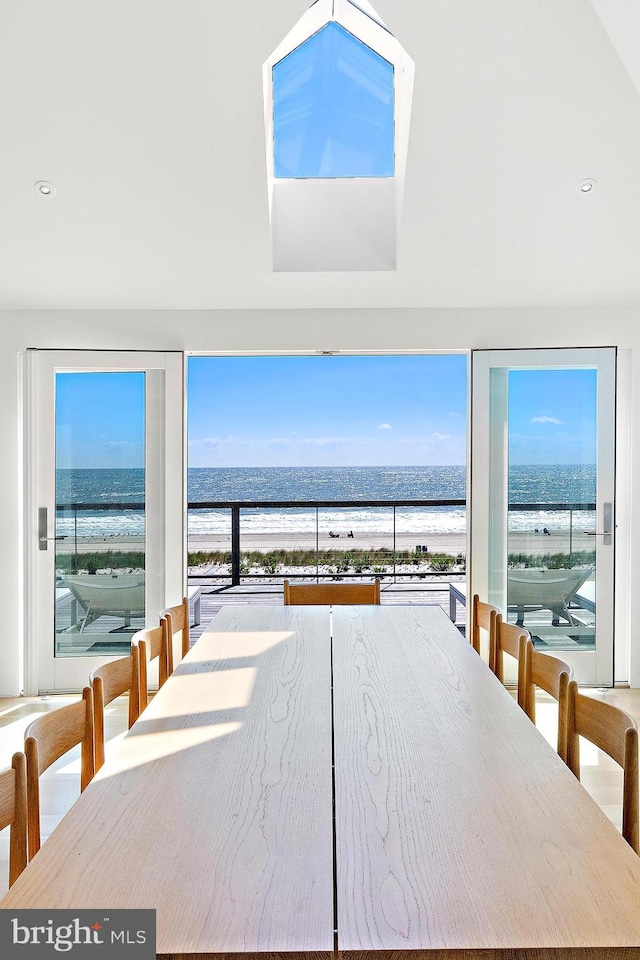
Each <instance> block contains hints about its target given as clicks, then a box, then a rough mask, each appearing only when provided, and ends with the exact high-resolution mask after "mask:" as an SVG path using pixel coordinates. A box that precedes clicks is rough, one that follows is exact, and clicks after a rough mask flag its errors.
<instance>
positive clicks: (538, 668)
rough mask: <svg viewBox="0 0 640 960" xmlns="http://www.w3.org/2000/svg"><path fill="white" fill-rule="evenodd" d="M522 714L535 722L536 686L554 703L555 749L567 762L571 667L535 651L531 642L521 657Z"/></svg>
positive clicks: (529, 641) (557, 659) (525, 647)
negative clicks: (556, 723)
mask: <svg viewBox="0 0 640 960" xmlns="http://www.w3.org/2000/svg"><path fill="white" fill-rule="evenodd" d="M522 669H523V690H524V711H525V713H526V714H527V716H528V717H529V719H530V720H531V721H532V722H533V723H535V722H536V687H540V689H541V690H544V691H545V692H546V693H548V694H549V695H550V696H552V697H553V698H554V700H557V701H558V739H557V750H558V754H559V755H560V757H561V758H562V759H563V760H566V759H567V692H568V688H569V680H570V679H571V674H572V670H571V667H570V666H569V665H568V664H567V663H565V662H564V660H560V659H559V657H555V656H552V655H551V654H547V653H540V651H539V650H536V648H535V646H534V644H533V640H531V639H529V640H527V641H526V642H525V645H524V657H523V668H522Z"/></svg>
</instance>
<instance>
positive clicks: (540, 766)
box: [0, 605, 640, 960]
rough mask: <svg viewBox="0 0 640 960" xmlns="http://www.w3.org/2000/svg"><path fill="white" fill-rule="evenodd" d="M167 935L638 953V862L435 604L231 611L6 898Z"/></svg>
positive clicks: (538, 953)
mask: <svg viewBox="0 0 640 960" xmlns="http://www.w3.org/2000/svg"><path fill="white" fill-rule="evenodd" d="M0 907H1V908H4V909H15V908H18V907H20V908H26V907H40V908H49V909H53V908H62V907H67V908H74V909H80V908H89V907H90V908H96V907H104V908H116V907H146V908H154V909H156V911H157V952H158V954H159V955H162V956H165V955H169V956H172V957H176V958H178V957H195V956H200V957H203V956H206V957H211V958H213V957H225V958H226V957H229V958H230V957H231V955H232V954H233V955H241V956H242V957H252V958H257V957H258V956H260V955H262V954H265V953H269V954H276V955H283V956H284V955H285V954H286V955H287V956H289V957H292V960H295V958H296V956H300V958H302V957H304V958H315V957H317V958H320V957H329V956H330V955H336V956H337V955H338V954H340V955H341V956H342V957H348V958H349V960H365V957H366V958H370V960H411V958H410V956H409V955H411V954H413V955H414V956H415V958H416V960H417V957H418V955H419V956H420V958H421V960H422V958H425V960H427V958H429V960H444V958H450V960H494V958H498V957H501V958H504V960H513V958H518V960H543V958H549V960H551V958H553V960H560V958H562V960H565V958H569V960H578V958H581V960H582V958H586V957H593V958H594V960H595V958H598V960H614V958H621V960H622V958H625V960H626V958H632V957H634V958H636V957H637V958H640V858H639V857H637V856H636V855H635V854H634V853H633V851H632V850H631V848H630V847H629V846H628V845H627V844H626V843H625V841H624V840H623V839H622V837H621V836H620V834H619V833H618V831H617V830H616V828H615V827H614V826H613V825H612V823H611V822H610V821H609V820H608V819H607V818H606V816H605V815H604V814H603V813H602V811H601V810H600V808H599V807H598V806H597V805H596V804H595V803H594V801H593V800H592V799H591V797H590V796H589V795H588V794H587V792H586V791H585V790H584V788H583V787H582V786H581V784H580V783H579V782H578V781H577V780H576V779H575V778H574V777H573V775H572V774H571V773H570V771H569V770H568V769H567V768H566V766H565V765H564V764H563V763H562V762H561V761H560V760H559V758H558V757H557V755H556V754H555V752H554V751H553V749H552V748H551V746H550V745H549V744H548V743H547V741H546V740H545V739H544V738H543V737H542V736H541V734H540V733H539V732H538V731H537V729H536V728H535V726H534V725H533V724H532V723H531V722H530V721H529V719H528V718H527V717H526V716H525V714H524V712H523V711H522V710H520V708H519V707H518V706H517V704H516V703H515V702H514V699H513V697H512V696H511V695H510V693H509V692H508V691H507V690H506V689H505V688H504V687H503V686H502V684H500V683H499V682H498V680H497V679H496V678H495V676H494V675H493V674H492V673H491V672H490V671H489V669H488V668H487V666H486V664H485V663H484V662H483V661H482V660H481V658H480V657H479V656H478V655H477V654H476V653H475V651H474V650H473V649H472V647H471V646H470V645H469V643H468V642H467V641H466V640H465V639H464V637H462V636H461V634H460V633H459V632H458V630H457V629H456V628H455V627H454V626H453V624H452V623H451V621H450V620H449V619H448V617H447V616H446V614H445V613H444V611H442V610H441V609H440V608H439V607H429V606H419V605H410V606H388V607H387V606H382V607H380V606H361V607H360V606H359V607H355V606H353V607H351V606H345V607H337V606H336V607H333V608H329V607H306V606H301V607H267V606H263V607H256V606H254V607H229V608H226V609H224V610H222V611H221V612H220V613H219V614H218V615H217V616H216V618H215V619H214V620H213V622H212V624H211V625H210V627H209V628H208V629H207V630H206V631H205V632H204V633H203V634H202V636H201V637H200V638H199V640H198V641H197V642H196V644H195V645H194V647H193V648H192V649H191V651H190V652H189V653H188V654H187V656H186V657H185V659H184V660H183V661H182V662H181V663H180V664H178V666H177V667H176V669H175V671H174V673H173V674H172V676H171V677H170V678H169V680H168V681H167V683H165V685H164V686H163V687H162V688H161V690H160V691H159V692H158V693H157V694H156V696H155V697H154V698H153V700H152V701H151V702H150V704H149V706H148V707H147V709H146V710H145V711H144V712H143V714H142V715H141V716H140V718H139V720H138V721H137V722H136V724H134V726H133V727H132V729H131V731H129V733H128V734H127V736H126V737H125V738H124V740H123V741H122V743H121V745H120V746H119V748H118V750H117V752H115V753H114V754H113V756H111V757H110V758H108V760H107V763H106V764H105V766H104V767H103V768H102V770H101V771H100V772H99V773H98V775H97V776H96V777H95V779H94V780H93V781H92V782H91V784H89V786H88V787H87V789H86V790H85V792H84V793H83V794H82V795H81V797H80V798H79V799H78V801H77V802H76V804H75V805H74V806H73V807H72V809H71V810H70V811H69V813H68V814H67V815H66V817H65V818H64V819H63V820H62V822H61V823H60V824H59V826H58V827H57V828H56V829H55V830H54V832H53V833H52V834H51V836H50V837H49V838H48V839H47V840H46V842H45V843H44V845H43V847H42V849H41V850H40V852H39V853H38V854H37V856H36V858H35V859H34V860H33V862H32V863H31V864H29V866H28V867H27V869H26V871H25V872H24V873H23V875H22V876H21V877H20V878H19V879H18V881H17V882H16V883H15V884H14V886H13V887H12V888H11V890H10V891H9V893H8V894H7V895H6V896H5V897H4V899H3V900H2V901H0Z"/></svg>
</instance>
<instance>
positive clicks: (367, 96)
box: [264, 0, 414, 271]
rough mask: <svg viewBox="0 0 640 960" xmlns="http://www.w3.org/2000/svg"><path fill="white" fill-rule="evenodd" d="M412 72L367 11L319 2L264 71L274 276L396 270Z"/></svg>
mask: <svg viewBox="0 0 640 960" xmlns="http://www.w3.org/2000/svg"><path fill="white" fill-rule="evenodd" d="M413 71H414V65H413V61H412V60H411V59H410V58H409V57H408V56H407V54H406V53H405V51H404V50H403V49H402V47H401V46H400V44H399V43H398V41H397V40H396V39H395V37H394V36H393V35H392V34H391V33H390V32H389V30H388V28H387V27H386V26H385V24H384V23H383V22H382V20H381V19H380V17H379V16H378V14H377V13H376V12H375V10H374V9H373V8H372V7H371V5H370V4H369V3H368V2H367V0H357V2H353V0H316V2H315V3H313V4H312V6H311V7H310V8H309V10H308V11H307V12H306V13H305V14H304V15H303V16H302V18H301V19H300V20H299V21H298V23H297V24H296V25H295V27H294V28H293V29H292V30H291V31H290V32H289V34H288V35H287V37H285V39H284V40H283V41H282V43H281V44H280V45H279V46H278V48H277V49H276V50H275V51H274V53H273V54H272V56H271V57H270V58H269V60H268V61H267V62H266V64H265V65H264V91H265V126H266V132H267V173H268V179H269V209H270V216H271V230H272V238H273V266H274V270H283V271H289V270H293V271H300V270H393V269H395V265H396V234H397V221H398V217H399V213H400V209H401V200H402V193H403V187H404V171H405V165H406V154H407V143H408V133H409V117H410V111H411V95H412V90H413Z"/></svg>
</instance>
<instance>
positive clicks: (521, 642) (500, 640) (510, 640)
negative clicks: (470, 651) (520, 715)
mask: <svg viewBox="0 0 640 960" xmlns="http://www.w3.org/2000/svg"><path fill="white" fill-rule="evenodd" d="M530 639H531V634H530V633H529V631H528V630H525V629H524V627H518V626H516V625H515V624H513V623H507V621H506V620H503V618H502V614H501V613H499V614H497V616H496V618H495V632H494V635H493V651H491V650H490V651H489V666H490V667H491V669H492V670H493V672H494V673H495V675H496V677H497V678H498V680H499V681H500V682H501V683H504V662H503V660H504V654H505V653H508V654H509V655H510V656H511V657H513V658H514V659H515V660H517V661H518V703H519V704H520V706H521V707H522V708H523V709H524V702H525V693H524V649H525V645H526V642H527V640H530Z"/></svg>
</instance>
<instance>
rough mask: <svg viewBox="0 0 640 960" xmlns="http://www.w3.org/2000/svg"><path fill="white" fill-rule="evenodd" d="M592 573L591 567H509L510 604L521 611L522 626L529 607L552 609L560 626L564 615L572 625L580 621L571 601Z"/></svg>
mask: <svg viewBox="0 0 640 960" xmlns="http://www.w3.org/2000/svg"><path fill="white" fill-rule="evenodd" d="M591 574H592V570H591V569H581V570H539V569H531V570H509V571H507V605H508V607H509V609H510V610H513V609H515V610H516V611H517V619H516V623H517V624H518V626H522V624H523V622H524V614H525V611H531V610H550V611H551V614H552V617H553V619H552V624H553V626H559V623H560V618H561V617H562V619H563V620H566V621H567V622H568V623H570V624H571V625H572V626H577V625H579V622H578V621H577V620H576V619H575V618H574V616H573V615H572V613H571V611H570V610H569V603H570V601H571V599H572V598H573V597H574V596H575V594H576V593H577V591H578V590H579V589H580V587H581V586H582V584H583V583H584V582H585V580H588V579H589V577H590V576H591Z"/></svg>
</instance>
